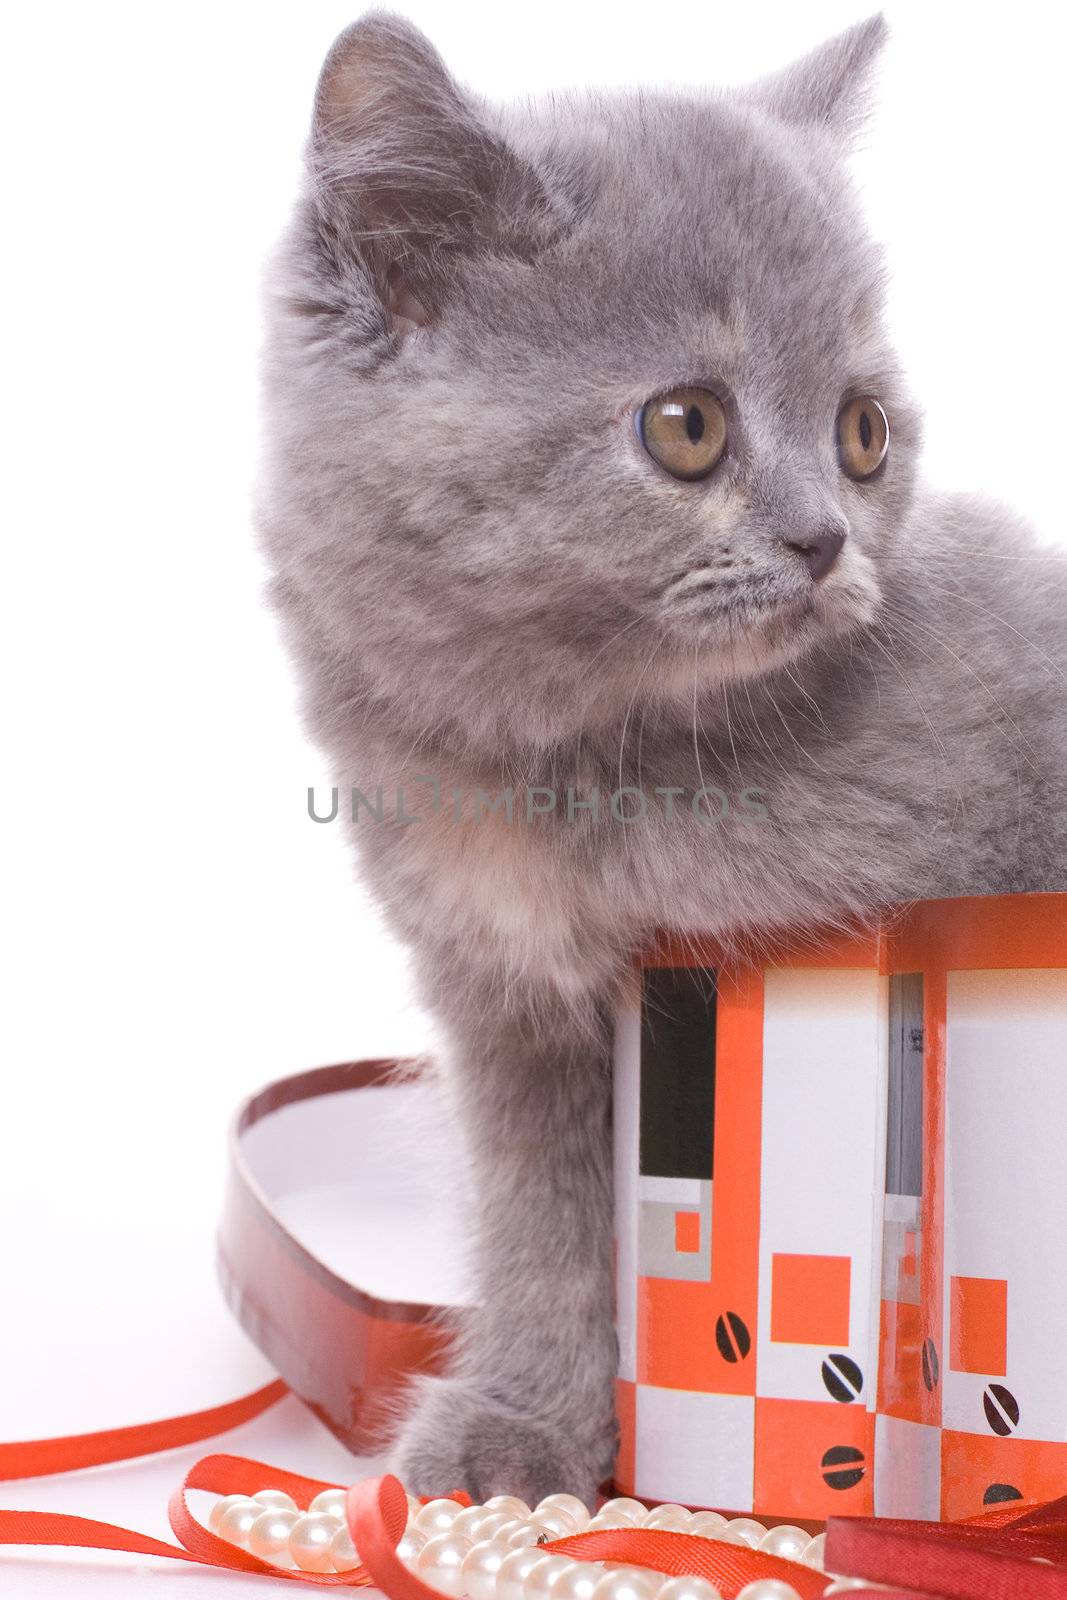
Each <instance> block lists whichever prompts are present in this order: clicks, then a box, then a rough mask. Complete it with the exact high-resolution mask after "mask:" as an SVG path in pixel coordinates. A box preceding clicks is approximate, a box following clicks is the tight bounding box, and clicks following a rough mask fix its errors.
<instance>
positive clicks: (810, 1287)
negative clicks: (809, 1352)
mask: <svg viewBox="0 0 1067 1600" xmlns="http://www.w3.org/2000/svg"><path fill="white" fill-rule="evenodd" d="M851 1287H852V1261H851V1259H850V1257H848V1256H787V1255H776V1256H773V1257H772V1258H771V1339H772V1340H773V1341H774V1343H775V1344H821V1345H839V1346H842V1347H844V1346H846V1345H847V1344H848V1332H849V1298H850V1291H851Z"/></svg>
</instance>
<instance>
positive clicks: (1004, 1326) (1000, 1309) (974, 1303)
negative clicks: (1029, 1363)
mask: <svg viewBox="0 0 1067 1600" xmlns="http://www.w3.org/2000/svg"><path fill="white" fill-rule="evenodd" d="M949 1305H950V1307H951V1323H950V1344H949V1363H950V1365H951V1367H952V1370H953V1372H980V1373H982V1374H983V1375H986V1376H988V1377H992V1378H1003V1377H1004V1376H1005V1375H1006V1373H1007V1370H1008V1285H1007V1282H1006V1280H1005V1279H1004V1278H953V1279H952V1282H951V1287H950V1292H949Z"/></svg>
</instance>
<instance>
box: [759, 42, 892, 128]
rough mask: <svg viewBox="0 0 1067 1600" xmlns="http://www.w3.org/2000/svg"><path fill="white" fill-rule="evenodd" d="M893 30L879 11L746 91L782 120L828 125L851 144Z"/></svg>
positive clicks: (794, 123) (824, 126) (864, 117)
mask: <svg viewBox="0 0 1067 1600" xmlns="http://www.w3.org/2000/svg"><path fill="white" fill-rule="evenodd" d="M888 34H889V28H888V26H887V24H886V20H885V17H884V16H883V15H882V14H881V12H878V13H877V14H876V15H875V16H873V17H868V18H867V21H866V22H859V23H857V24H856V26H855V27H853V28H848V29H846V31H845V32H844V33H839V34H838V35H837V36H836V37H835V38H833V39H828V40H827V41H826V43H825V44H822V45H819V47H818V48H817V49H815V50H812V51H811V53H810V54H809V55H806V56H802V57H801V59H800V60H799V61H795V62H794V63H793V64H792V66H789V67H786V68H785V69H784V70H783V71H781V72H776V73H773V74H772V75H771V76H770V77H767V78H761V79H760V80H759V81H758V83H754V84H753V85H752V87H751V88H750V89H749V90H748V91H747V94H748V98H750V99H753V100H755V101H756V103H757V104H758V105H760V106H762V107H763V108H764V110H766V111H769V112H770V113H771V115H772V116H775V117H777V118H778V119H779V121H781V122H787V123H791V124H793V125H795V126H797V127H805V128H825V129H827V130H828V131H830V132H831V133H833V134H834V135H836V137H837V138H838V140H839V141H840V142H841V144H842V145H843V146H844V147H845V148H847V147H848V145H849V144H850V143H851V142H852V139H853V137H854V136H855V134H856V133H857V132H858V131H859V129H860V128H861V127H862V126H863V123H864V121H865V120H866V117H867V112H868V108H869V99H870V87H871V78H872V76H873V74H874V67H875V63H876V62H877V60H878V57H879V55H880V53H881V50H882V46H883V45H884V44H885V41H886V38H887V37H888Z"/></svg>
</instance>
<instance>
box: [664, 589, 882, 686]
mask: <svg viewBox="0 0 1067 1600" xmlns="http://www.w3.org/2000/svg"><path fill="white" fill-rule="evenodd" d="M874 609H875V607H874V597H873V596H872V595H870V594H868V593H866V592H865V590H864V588H863V586H862V585H859V584H855V583H851V582H848V581H843V580H842V579H840V578H838V577H837V576H836V575H835V577H834V578H832V579H831V580H829V581H828V582H824V583H818V584H815V583H805V584H804V585H803V587H800V586H799V585H798V586H797V587H795V588H794V587H793V586H792V585H789V586H786V585H784V584H783V585H782V586H781V588H779V587H778V586H777V585H772V584H767V583H766V582H762V583H757V582H746V581H744V580H732V581H730V582H728V583H722V582H717V583H709V584H706V585H687V586H686V589H685V591H684V592H683V593H681V594H678V593H677V592H676V593H675V594H672V595H670V597H669V600H668V602H667V603H666V604H662V605H661V607H660V622H661V625H662V626H663V627H664V628H665V630H666V631H667V633H668V634H669V635H670V636H671V637H672V638H674V639H676V640H677V641H678V642H679V644H680V645H682V646H683V647H686V649H687V651H688V652H694V651H695V652H696V653H697V654H698V655H699V658H700V661H701V662H702V663H703V665H704V667H705V668H706V670H707V672H708V673H710V674H711V675H713V676H725V677H746V676H749V675H752V674H756V673H760V672H764V671H767V670H768V669H769V668H771V667H773V666H776V665H778V664H780V663H782V662H784V661H789V660H792V659H795V658H796V657H798V656H801V655H803V654H804V653H805V652H806V651H807V650H808V649H810V648H812V647H813V646H815V645H817V644H819V643H821V642H824V641H825V640H827V639H828V638H832V637H833V636H834V635H836V634H842V633H845V632H848V631H850V630H851V629H853V628H855V627H857V626H859V625H861V624H863V623H865V622H868V621H870V619H871V617H872V615H873V613H874Z"/></svg>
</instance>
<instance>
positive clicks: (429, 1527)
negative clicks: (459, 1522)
mask: <svg viewBox="0 0 1067 1600" xmlns="http://www.w3.org/2000/svg"><path fill="white" fill-rule="evenodd" d="M462 1510H463V1507H462V1506H461V1505H460V1504H459V1502H458V1501H457V1500H427V1502H426V1504H425V1505H424V1506H420V1507H419V1509H418V1511H416V1513H415V1516H414V1519H413V1523H412V1526H413V1527H416V1528H418V1530H419V1532H420V1533H425V1534H426V1535H427V1536H428V1537H429V1538H431V1539H432V1538H433V1537H434V1535H435V1534H438V1533H447V1532H448V1530H449V1528H450V1527H451V1526H452V1524H453V1523H454V1522H455V1520H456V1518H457V1517H458V1516H459V1514H460V1512H461V1511H462Z"/></svg>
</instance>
